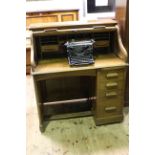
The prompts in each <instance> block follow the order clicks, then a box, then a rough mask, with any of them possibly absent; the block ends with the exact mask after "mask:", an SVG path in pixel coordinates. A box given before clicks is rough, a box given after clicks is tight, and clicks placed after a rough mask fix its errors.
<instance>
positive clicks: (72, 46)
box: [65, 40, 95, 66]
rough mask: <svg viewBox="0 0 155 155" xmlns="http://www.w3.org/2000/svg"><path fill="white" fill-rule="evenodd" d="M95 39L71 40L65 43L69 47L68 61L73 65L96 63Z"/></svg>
mask: <svg viewBox="0 0 155 155" xmlns="http://www.w3.org/2000/svg"><path fill="white" fill-rule="evenodd" d="M94 42H95V41H94V40H85V41H71V42H67V43H65V46H66V47H67V54H68V61H69V64H70V65H71V66H74V65H76V66H78V65H88V64H93V63H94V58H93V44H94Z"/></svg>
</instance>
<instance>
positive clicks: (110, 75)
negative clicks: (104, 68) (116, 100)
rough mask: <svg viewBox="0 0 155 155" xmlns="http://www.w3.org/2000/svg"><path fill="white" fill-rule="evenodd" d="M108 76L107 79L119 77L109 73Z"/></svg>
mask: <svg viewBox="0 0 155 155" xmlns="http://www.w3.org/2000/svg"><path fill="white" fill-rule="evenodd" d="M106 76H107V78H115V77H118V73H108V74H107V75H106Z"/></svg>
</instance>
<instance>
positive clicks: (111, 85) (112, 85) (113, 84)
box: [106, 82, 118, 88]
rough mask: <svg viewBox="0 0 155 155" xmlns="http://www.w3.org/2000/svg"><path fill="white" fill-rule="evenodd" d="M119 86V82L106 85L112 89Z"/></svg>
mask: <svg viewBox="0 0 155 155" xmlns="http://www.w3.org/2000/svg"><path fill="white" fill-rule="evenodd" d="M117 86H118V83H117V82H111V83H107V84H106V87H107V88H110V87H117Z"/></svg>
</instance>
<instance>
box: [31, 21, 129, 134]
mask: <svg viewBox="0 0 155 155" xmlns="http://www.w3.org/2000/svg"><path fill="white" fill-rule="evenodd" d="M90 26H91V27H92V29H91V28H90ZM94 26H95V27H96V26H98V28H99V29H98V30H100V31H101V30H102V29H103V30H104V31H105V30H106V31H110V30H115V31H117V37H116V43H117V47H118V49H116V50H115V51H113V53H111V54H109V55H107V56H103V57H102V56H99V57H97V58H96V61H95V64H94V65H90V66H83V67H78V68H77V67H70V66H69V64H67V61H65V59H58V60H57V61H54V60H51V62H50V61H49V62H48V61H47V62H46V63H40V62H37V61H36V56H35V52H36V51H35V44H33V47H32V50H31V51H32V52H31V65H32V76H33V80H34V87H35V94H36V102H37V108H38V114H39V125H40V131H41V132H43V131H44V129H45V126H44V122H45V118H44V110H43V109H44V104H50V103H43V102H44V101H43V100H44V99H43V98H44V93H45V92H46V82H45V81H46V80H50V79H51V80H52V79H56V78H60V77H63V78H65V77H85V76H86V77H94V79H95V80H94V83H95V88H93V89H95V90H94V91H95V96H89V99H88V101H90V102H91V104H92V108H91V109H90V111H89V112H85V113H84V112H83V113H78V114H77V115H75V114H73V115H70V116H69V115H67V118H68V117H75V116H88V115H93V117H94V120H95V123H96V125H101V124H106V123H113V122H120V121H122V119H123V102H124V89H125V80H126V68H127V66H128V64H127V63H126V60H127V52H126V50H125V48H124V46H123V44H122V41H121V38H120V34H119V27H118V26H117V23H116V22H115V21H113V20H108V21H106V20H105V21H101V22H91V23H84V24H82V23H78V24H77V23H71V24H70V25H69V24H68V23H66V25H65V24H64V23H63V24H60V25H54V26H52V25H51V26H49V24H48V25H44V26H38V25H37V26H36V27H35V26H33V27H32V28H31V30H33V33H32V34H33V35H38V34H39V35H44V33H47V31H49V34H52V33H55V34H57V33H60V35H61V33H70V32H71V33H74V32H75V31H77V30H75V28H76V29H79V28H80V29H84V30H83V31H84V32H86V31H98V30H96V29H95V30H94ZM104 26H106V29H105V28H104ZM71 27H72V29H71ZM87 27H88V28H87ZM59 28H60V29H61V30H59V32H58V31H57V30H58V29H59ZM86 28H87V29H86ZM55 29H56V31H57V32H56V31H55ZM32 38H33V37H32ZM33 39H34V38H33ZM32 41H33V40H32ZM59 66H60V67H59ZM66 87H67V86H66ZM93 95H94V94H93ZM73 101H75V102H83V101H86V99H85V98H83V99H81V100H80V99H79V100H78V99H73ZM70 102H71V101H70V100H68V101H64V103H70ZM52 103H53V104H59V103H63V101H58V102H51V104H52ZM57 118H63V117H57ZM64 118H65V117H64Z"/></svg>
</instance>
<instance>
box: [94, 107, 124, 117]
mask: <svg viewBox="0 0 155 155" xmlns="http://www.w3.org/2000/svg"><path fill="white" fill-rule="evenodd" d="M122 113H123V107H122V106H115V105H112V106H102V107H98V110H97V111H96V117H98V118H103V117H110V116H113V115H120V114H122Z"/></svg>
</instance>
